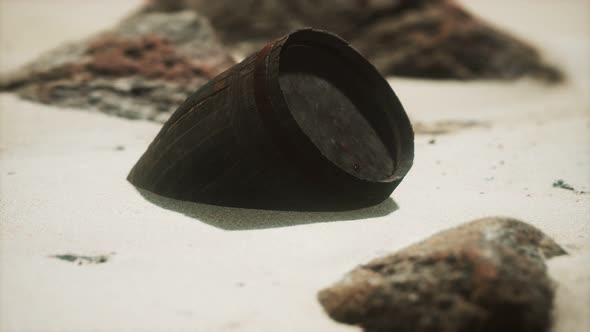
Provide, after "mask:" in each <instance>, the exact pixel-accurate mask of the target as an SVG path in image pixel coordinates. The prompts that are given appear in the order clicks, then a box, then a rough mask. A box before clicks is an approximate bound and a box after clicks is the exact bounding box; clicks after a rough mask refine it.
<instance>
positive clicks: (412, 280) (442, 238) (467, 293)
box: [318, 218, 566, 332]
mask: <svg viewBox="0 0 590 332" xmlns="http://www.w3.org/2000/svg"><path fill="white" fill-rule="evenodd" d="M564 254H566V252H565V251H564V250H563V249H562V248H561V247H560V246H559V245H558V244H556V243H555V242H554V241H553V240H552V239H550V238H549V237H547V236H546V235H545V234H543V233H542V232H541V231H540V230H538V229H536V228H534V227H533V226H531V225H528V224H526V223H523V222H521V221H518V220H514V219H510V218H486V219H480V220H476V221H473V222H470V223H467V224H464V225H462V226H459V227H457V228H453V229H450V230H447V231H443V232H441V233H438V234H436V235H434V236H432V237H431V238H429V239H427V240H425V241H423V242H421V243H418V244H415V245H412V246H410V247H408V248H405V249H403V250H401V251H399V252H397V253H395V254H392V255H389V256H385V257H381V258H378V259H375V260H373V261H371V262H369V263H368V264H365V265H362V266H359V267H357V268H356V269H354V270H352V271H351V272H350V273H349V274H348V275H346V276H345V277H344V278H343V279H342V280H341V281H339V282H338V283H336V284H334V285H333V286H331V287H330V288H327V289H324V290H322V291H320V292H319V295H318V298H319V301H320V303H321V304H322V306H323V307H324V309H325V310H326V312H327V313H328V314H329V315H330V317H332V318H333V319H335V320H337V321H339V322H343V323H347V324H354V325H359V326H361V327H363V328H364V330H365V331H366V332H381V331H396V332H404V331H414V332H420V331H429V332H433V331H440V332H446V331H449V332H450V331H454V332H457V331H465V332H467V331H469V332H477V331H490V332H491V331H523V332H526V331H548V329H549V328H550V326H551V309H552V302H553V296H554V284H553V282H552V280H551V279H550V278H549V277H548V276H547V273H546V266H545V259H547V258H551V257H554V256H558V255H564Z"/></svg>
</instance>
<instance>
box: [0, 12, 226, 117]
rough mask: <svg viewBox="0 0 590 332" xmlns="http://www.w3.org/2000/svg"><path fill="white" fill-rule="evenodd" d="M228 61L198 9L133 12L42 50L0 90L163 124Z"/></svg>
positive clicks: (224, 66)
mask: <svg viewBox="0 0 590 332" xmlns="http://www.w3.org/2000/svg"><path fill="white" fill-rule="evenodd" d="M233 63H234V61H233V60H232V59H231V58H230V57H229V56H228V54H227V53H226V51H225V49H224V48H223V47H222V46H221V44H220V43H219V42H218V40H217V37H216V35H215V33H214V31H213V29H212V28H211V26H210V25H209V23H208V21H207V19H205V18H203V17H201V16H199V15H198V14H196V13H194V12H191V11H185V12H175V13H139V14H135V15H133V16H131V17H129V18H128V19H126V20H124V21H123V22H121V23H120V24H119V25H118V26H117V27H115V28H113V29H112V30H110V31H107V32H105V33H102V34H100V35H98V36H95V37H92V38H89V39H87V40H83V41H80V42H75V43H71V44H68V45H64V46H62V47H59V48H58V49H56V50H54V51H53V52H49V53H48V54H45V55H43V56H41V57H40V58H39V59H37V60H36V61H34V62H33V63H31V64H30V65H28V66H26V67H24V68H22V69H20V70H18V71H16V72H14V73H12V74H10V75H9V76H8V77H4V78H3V79H2V80H1V81H0V88H1V89H2V90H11V91H16V92H17V93H18V94H19V95H21V96H23V97H25V98H28V99H31V100H35V101H39V102H43V103H47V104H52V105H59V106H66V107H77V108H86V109H97V110H100V111H103V112H106V113H111V114H115V115H119V116H123V117H128V118H141V119H149V120H156V121H160V122H164V121H165V120H166V119H167V118H168V117H169V115H170V114H171V113H172V112H173V111H174V110H175V109H176V108H177V107H178V105H180V104H181V103H182V102H183V101H184V100H185V99H186V97H187V96H188V95H190V94H191V93H192V92H194V91H195V90H196V89H197V88H199V87H200V86H202V85H203V84H204V83H206V82H207V81H208V80H209V79H211V78H213V77H215V76H216V75H217V74H219V73H221V72H222V71H223V70H225V69H227V68H229V67H230V66H231V65H232V64H233Z"/></svg>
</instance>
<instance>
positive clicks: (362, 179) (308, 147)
mask: <svg viewBox="0 0 590 332" xmlns="http://www.w3.org/2000/svg"><path fill="white" fill-rule="evenodd" d="M413 156H414V134H413V131H412V127H411V124H410V122H409V120H408V117H407V115H406V113H405V111H404V109H403V107H402V105H401V103H400V101H399V100H398V98H397V97H396V95H395V94H394V92H393V91H392V89H391V87H390V86H389V84H388V83H387V81H386V80H385V79H384V78H383V77H382V76H381V75H380V74H379V73H378V72H377V70H376V69H375V68H374V67H373V66H372V65H371V64H370V63H369V62H367V60H366V59H364V58H363V57H362V56H361V55H360V54H359V53H358V52H356V51H355V50H354V49H353V48H351V47H350V46H349V45H348V43H347V42H345V41H344V40H342V39H341V38H339V37H337V36H335V35H333V34H331V33H328V32H324V31H318V30H312V29H304V30H299V31H296V32H294V33H291V34H289V35H287V36H285V37H283V38H280V39H278V40H275V41H273V42H271V43H269V44H268V45H266V46H265V47H264V48H263V49H262V50H260V51H259V52H257V53H256V54H254V55H252V56H250V57H248V58H247V59H245V60H244V61H242V62H241V63H239V64H237V65H235V66H234V67H232V68H231V69H229V70H228V71H226V72H224V73H222V74H220V75H219V76H218V77H216V78H214V79H213V80H211V81H210V82H209V83H207V84H206V85H205V86H203V87H202V88H201V89H199V90H198V91H196V92H195V93H194V94H193V95H192V96H190V97H189V98H188V99H187V100H186V101H185V102H184V103H183V104H182V105H181V106H180V107H179V108H178V110H177V111H176V112H175V113H174V114H173V115H172V116H171V118H170V119H169V120H168V122H166V124H165V125H164V126H163V128H162V130H161V131H160V133H159V134H158V135H157V136H156V138H155V139H154V141H153V142H152V143H151V145H150V146H149V148H148V150H147V151H146V152H145V153H144V155H143V156H142V157H141V159H140V160H139V161H138V162H137V164H136V165H135V166H134V167H133V169H132V170H131V172H130V174H129V176H128V180H129V181H130V182H131V183H133V184H134V185H135V186H137V187H139V188H143V189H145V190H148V191H151V192H154V193H156V194H159V195H162V196H167V197H171V198H175V199H179V200H186V201H194V202H200V203H208V204H215V205H222V206H233V207H245V208H260V209H279V210H307V211H314V210H317V211H327V210H334V211H335V210H348V209H356V208H361V207H367V206H371V205H375V204H378V203H380V202H382V201H383V200H385V199H387V198H388V197H389V196H390V195H391V193H392V191H393V190H394V189H395V187H396V186H397V185H398V184H399V183H400V181H401V180H402V179H403V177H404V176H405V175H406V173H407V172H408V171H409V169H410V167H411V166H412V160H413Z"/></svg>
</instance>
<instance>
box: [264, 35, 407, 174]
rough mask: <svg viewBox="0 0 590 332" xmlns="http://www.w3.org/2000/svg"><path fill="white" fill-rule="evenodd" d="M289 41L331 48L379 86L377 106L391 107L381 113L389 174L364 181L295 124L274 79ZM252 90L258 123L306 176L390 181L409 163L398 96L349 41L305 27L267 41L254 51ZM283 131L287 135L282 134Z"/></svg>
mask: <svg viewBox="0 0 590 332" xmlns="http://www.w3.org/2000/svg"><path fill="white" fill-rule="evenodd" d="M294 43H303V44H308V45H309V44H312V45H313V46H314V47H322V48H328V49H330V50H331V51H332V52H336V53H337V54H338V55H339V56H342V57H343V58H344V59H345V60H346V61H348V62H350V63H351V66H354V67H355V68H358V71H359V72H362V73H363V75H365V77H366V79H368V80H370V81H371V82H373V83H374V84H375V86H376V87H377V89H378V90H379V92H378V93H379V94H381V95H379V96H378V97H379V98H381V99H383V100H385V102H384V103H382V104H383V105H385V104H389V105H390V107H389V109H391V110H393V111H392V112H387V111H386V112H384V113H383V114H381V116H383V117H384V118H385V119H387V122H388V123H387V126H386V127H387V128H389V129H390V130H391V134H392V135H393V136H392V137H393V139H392V141H391V142H386V141H383V143H384V144H386V146H387V148H388V149H389V151H390V153H391V156H392V159H393V161H394V169H393V173H392V174H391V175H390V176H388V177H387V178H384V179H379V180H373V179H363V178H361V177H359V176H358V174H352V173H351V172H349V171H347V170H345V169H343V168H342V167H341V166H340V165H338V164H337V163H336V162H334V161H333V160H331V159H330V158H329V157H327V156H326V155H325V154H324V153H323V152H322V151H321V150H320V149H319V148H318V147H317V145H316V144H315V143H313V142H312V141H311V139H310V138H309V137H308V136H307V134H306V133H305V132H304V131H303V129H302V128H301V126H300V125H299V124H298V123H297V121H296V120H295V118H294V117H293V115H292V113H291V111H290V110H289V107H288V105H287V103H286V100H285V97H284V94H283V91H282V89H281V87H280V83H279V75H280V72H281V68H280V67H281V55H282V54H283V51H285V50H287V49H288V48H287V47H285V46H289V45H293V44H294ZM254 90H255V94H256V96H257V98H256V102H257V107H258V108H259V111H260V113H261V116H262V118H263V121H264V122H266V123H267V127H269V129H271V132H272V136H273V138H274V139H275V140H276V143H277V144H278V145H279V148H280V150H281V151H283V152H284V154H285V155H288V157H289V158H290V159H292V160H293V161H294V162H295V163H296V164H298V165H299V166H300V168H303V169H304V170H305V171H306V172H307V173H309V174H315V175H316V176H317V177H318V178H320V177H321V178H322V180H323V181H326V180H328V178H330V177H331V176H333V174H337V176H336V177H337V178H338V179H333V181H331V182H333V183H334V184H336V183H337V182H341V181H342V180H343V179H344V178H346V179H347V180H348V181H353V182H362V183H380V182H382V183H390V182H394V181H399V180H401V179H402V178H403V177H404V176H405V175H406V174H407V173H408V171H409V170H410V168H411V166H412V163H413V157H414V132H413V129H412V125H411V123H410V120H409V118H408V116H407V114H406V112H405V110H404V107H403V105H402V104H401V102H400V100H399V98H398V97H397V95H396V94H395V92H394V91H393V89H392V87H391V85H390V84H389V83H388V82H387V80H386V79H385V78H384V77H383V76H382V75H381V74H380V73H379V72H378V71H377V69H376V68H375V67H374V66H373V65H372V64H371V63H370V62H369V61H368V60H367V59H366V58H365V57H363V56H362V55H361V54H360V53H359V52H358V51H357V50H355V49H354V48H353V47H352V46H351V45H350V43H348V42H347V41H345V40H344V39H342V38H341V37H339V36H337V35H335V34H333V33H331V32H328V31H324V30H318V29H312V28H305V29H301V30H297V31H295V32H293V33H291V34H289V35H286V36H284V37H282V38H280V39H278V40H275V41H274V42H271V43H269V44H267V46H266V47H265V48H264V49H262V50H261V51H260V52H259V53H258V54H257V64H256V75H255V82H254ZM285 133H290V134H291V135H285ZM381 138H382V137H381ZM336 169H337V172H336V173H335V170H336Z"/></svg>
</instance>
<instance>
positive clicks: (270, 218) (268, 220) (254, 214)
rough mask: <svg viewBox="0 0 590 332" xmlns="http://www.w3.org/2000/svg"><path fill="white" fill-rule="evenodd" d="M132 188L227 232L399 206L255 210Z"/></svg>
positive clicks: (373, 213)
mask: <svg viewBox="0 0 590 332" xmlns="http://www.w3.org/2000/svg"><path fill="white" fill-rule="evenodd" d="M136 189H137V191H139V193H140V194H141V195H142V196H143V197H144V198H145V199H146V200H147V201H149V202H151V203H153V204H155V205H157V206H159V207H161V208H164V209H166V210H170V211H175V212H179V213H182V214H184V215H186V216H188V217H191V218H194V219H198V220H200V221H202V222H204V223H206V224H209V225H211V226H213V227H217V228H220V229H224V230H230V231H237V230H256V229H267V228H278V227H289V226H296V225H304V224H313V223H324V222H336V221H347V220H356V219H368V218H377V217H383V216H386V215H389V214H391V213H392V212H394V211H396V210H397V209H399V206H398V205H397V204H396V203H395V201H394V200H393V199H391V197H390V198H388V199H386V200H385V201H384V202H382V203H381V204H378V205H375V206H372V207H368V208H364V209H358V210H351V211H337V212H331V211H329V212H328V211H326V212H310V211H276V210H255V209H242V208H235V207H224V206H216V205H209V204H201V203H193V202H186V201H179V200H175V199H171V198H167V197H163V196H160V195H157V194H154V193H152V192H149V191H147V190H143V189H139V188H136Z"/></svg>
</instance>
